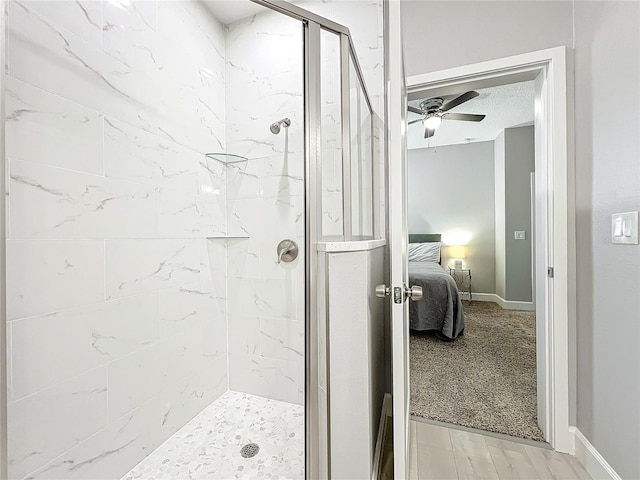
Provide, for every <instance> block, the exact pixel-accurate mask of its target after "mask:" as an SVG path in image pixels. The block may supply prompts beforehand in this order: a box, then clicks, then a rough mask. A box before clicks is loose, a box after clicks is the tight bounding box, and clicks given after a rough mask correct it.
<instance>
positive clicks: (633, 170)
mask: <svg viewBox="0 0 640 480" xmlns="http://www.w3.org/2000/svg"><path fill="white" fill-rule="evenodd" d="M575 32H576V47H575V48H576V49H575V76H576V82H575V94H576V102H575V103H576V106H575V119H576V120H575V122H576V138H575V148H576V211H577V219H576V227H577V252H578V258H577V268H578V271H577V292H578V315H577V319H578V329H577V345H578V357H577V360H578V362H577V363H578V395H577V407H578V409H577V417H578V418H577V422H578V423H577V425H578V427H579V428H580V430H581V431H582V432H583V433H584V434H585V435H587V437H588V438H589V439H590V440H591V442H592V443H593V445H594V446H595V447H596V448H597V449H598V450H599V451H600V453H601V454H602V455H604V457H605V458H606V459H607V460H608V461H609V463H611V465H612V466H613V467H614V468H615V469H616V471H617V472H618V474H619V475H620V476H621V477H622V478H625V479H626V478H640V460H639V458H640V438H639V437H640V418H639V413H638V408H639V405H640V391H639V389H640V385H639V380H640V372H639V366H640V355H639V351H640V349H639V348H638V343H639V341H638V340H639V339H640V328H639V326H640V300H639V299H638V298H639V297H638V292H640V248H639V247H638V246H626V245H612V244H611V240H610V225H611V217H610V215H611V214H612V213H615V212H627V211H630V210H638V209H640V188H639V185H640V141H639V137H640V135H639V134H640V113H639V112H640V94H639V93H638V86H639V85H640V54H639V49H640V3H638V2H619V3H609V2H576V3H575Z"/></svg>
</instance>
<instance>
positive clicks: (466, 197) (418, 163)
mask: <svg viewBox="0 0 640 480" xmlns="http://www.w3.org/2000/svg"><path fill="white" fill-rule="evenodd" d="M408 162H409V167H408V168H409V175H408V176H409V184H408V189H409V192H408V194H409V199H408V202H409V211H408V215H409V233H441V234H443V235H445V238H446V235H447V234H450V233H451V232H456V231H463V232H465V233H467V234H469V235H470V240H469V242H468V244H467V246H466V252H465V253H466V258H465V259H464V262H465V264H466V265H467V266H468V267H469V268H471V269H472V274H473V275H472V277H473V288H472V289H473V291H474V292H479V293H496V292H495V282H496V278H495V262H496V261H495V232H494V216H495V215H494V196H495V187H494V146H493V142H475V143H469V144H464V145H448V146H444V147H436V148H419V149H414V150H409V156H408ZM451 262H452V260H451V256H450V253H449V248H448V247H447V246H443V248H442V266H443V267H446V266H447V265H448V264H449V263H451Z"/></svg>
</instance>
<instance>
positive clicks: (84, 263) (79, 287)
mask: <svg viewBox="0 0 640 480" xmlns="http://www.w3.org/2000/svg"><path fill="white" fill-rule="evenodd" d="M102 300H104V243H103V241H100V240H7V319H8V320H14V319H17V318H23V317H28V316H32V315H39V314H42V313H51V312H58V311H60V310H64V309H67V308H73V307H78V306H81V305H88V304H92V303H98V302H101V301H102Z"/></svg>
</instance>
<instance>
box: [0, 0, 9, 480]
mask: <svg viewBox="0 0 640 480" xmlns="http://www.w3.org/2000/svg"><path fill="white" fill-rule="evenodd" d="M5 8H6V7H5V1H4V0H2V1H0V10H1V11H0V65H2V66H3V70H4V65H5V62H6V48H7V43H6V23H5V19H6V14H5ZM3 77H4V75H0V119H2V120H1V121H0V345H1V346H2V348H0V478H7V475H8V471H7V470H8V465H7V458H8V457H7V387H8V385H7V289H6V279H7V259H6V252H7V231H6V225H7V218H6V198H7V197H6V179H5V175H6V173H7V169H6V158H5V143H4V142H5V135H4V125H5V115H4V102H5V91H4V90H5V88H4V79H3Z"/></svg>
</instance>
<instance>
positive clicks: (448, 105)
mask: <svg viewBox="0 0 640 480" xmlns="http://www.w3.org/2000/svg"><path fill="white" fill-rule="evenodd" d="M478 95H480V94H479V93H478V92H476V91H475V90H470V91H468V92H465V93H463V94H462V95H460V96H459V97H456V98H454V99H453V100H451V101H449V102H447V103H445V104H444V105H442V107H440V111H442V112H446V111H447V110H451V109H452V108H453V107H457V106H458V105H461V104H463V103H464V102H468V101H469V100H471V99H472V98H476V97H477V96H478Z"/></svg>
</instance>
